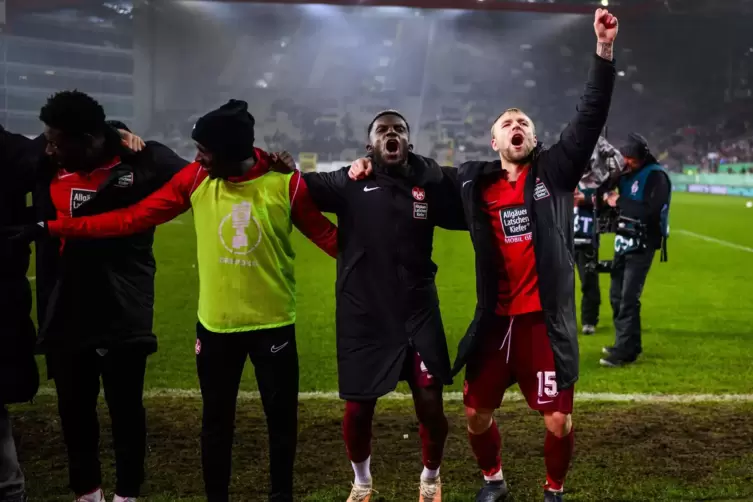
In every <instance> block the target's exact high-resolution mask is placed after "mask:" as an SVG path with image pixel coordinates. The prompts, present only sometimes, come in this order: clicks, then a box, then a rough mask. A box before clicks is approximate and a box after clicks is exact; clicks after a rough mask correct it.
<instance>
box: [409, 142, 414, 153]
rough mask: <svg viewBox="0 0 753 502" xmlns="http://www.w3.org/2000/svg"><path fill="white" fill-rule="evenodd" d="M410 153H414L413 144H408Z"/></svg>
mask: <svg viewBox="0 0 753 502" xmlns="http://www.w3.org/2000/svg"><path fill="white" fill-rule="evenodd" d="M408 151H409V152H412V151H413V145H412V144H410V143H408Z"/></svg>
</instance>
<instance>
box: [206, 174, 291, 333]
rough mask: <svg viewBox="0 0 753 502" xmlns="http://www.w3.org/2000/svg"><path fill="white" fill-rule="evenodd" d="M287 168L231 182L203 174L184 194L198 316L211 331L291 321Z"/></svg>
mask: <svg viewBox="0 0 753 502" xmlns="http://www.w3.org/2000/svg"><path fill="white" fill-rule="evenodd" d="M291 176H292V173H291V174H280V173H276V172H269V173H267V174H265V175H263V176H260V177H259V178H255V179H252V180H249V181H243V182H238V183H233V182H229V181H226V180H221V179H210V178H206V179H205V180H204V181H203V182H202V183H201V185H199V187H198V188H197V189H196V190H195V191H194V192H193V194H192V195H191V205H192V207H193V213H194V225H195V226H196V251H197V255H198V256H197V258H198V267H199V321H200V322H201V323H202V324H203V325H204V327H205V328H206V329H208V330H209V331H212V332H216V333H233V332H239V331H251V330H257V329H266V328H274V327H279V326H285V325H289V324H293V323H294V322H295V275H294V269H293V259H294V258H295V253H294V251H293V246H292V245H291V242H290V234H291V232H292V229H293V227H292V222H291V216H290V192H289V183H290V178H291Z"/></svg>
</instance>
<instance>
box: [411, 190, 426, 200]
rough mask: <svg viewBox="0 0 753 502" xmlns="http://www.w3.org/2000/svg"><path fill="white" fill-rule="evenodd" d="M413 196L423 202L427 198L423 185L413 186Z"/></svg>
mask: <svg viewBox="0 0 753 502" xmlns="http://www.w3.org/2000/svg"><path fill="white" fill-rule="evenodd" d="M413 198H414V199H416V200H417V201H419V202H421V201H422V200H424V199H425V198H426V191H425V190H424V189H423V188H421V187H413Z"/></svg>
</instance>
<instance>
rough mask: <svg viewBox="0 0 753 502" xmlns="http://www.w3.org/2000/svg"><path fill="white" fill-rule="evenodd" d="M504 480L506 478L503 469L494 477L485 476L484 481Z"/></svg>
mask: <svg viewBox="0 0 753 502" xmlns="http://www.w3.org/2000/svg"><path fill="white" fill-rule="evenodd" d="M503 479H505V478H504V476H502V469H500V470H499V472H497V473H496V474H494V475H493V476H484V480H486V481H502V480H503Z"/></svg>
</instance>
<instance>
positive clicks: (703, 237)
mask: <svg viewBox="0 0 753 502" xmlns="http://www.w3.org/2000/svg"><path fill="white" fill-rule="evenodd" d="M675 232H677V233H680V234H683V235H689V236H690V237H695V238H696V239H700V240H702V241H706V242H713V243H714V244H719V245H720V246H726V247H728V248H732V249H739V250H740V251H745V252H748V253H753V248H749V247H747V246H742V245H740V244H735V243H734V242H728V241H723V240H721V239H717V238H715V237H709V236H708V235H703V234H697V233H695V232H691V231H690V230H675Z"/></svg>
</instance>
